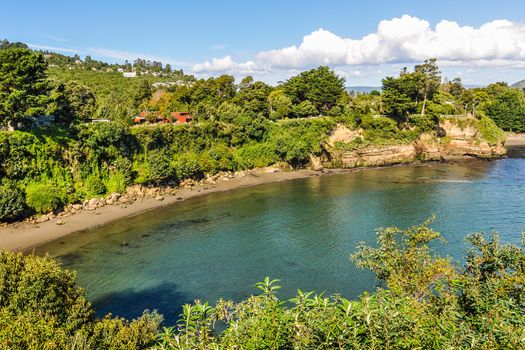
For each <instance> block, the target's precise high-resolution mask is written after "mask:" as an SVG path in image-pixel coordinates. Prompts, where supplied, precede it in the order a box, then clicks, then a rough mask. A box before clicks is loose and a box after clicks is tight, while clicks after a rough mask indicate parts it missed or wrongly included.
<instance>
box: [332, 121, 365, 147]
mask: <svg viewBox="0 0 525 350" xmlns="http://www.w3.org/2000/svg"><path fill="white" fill-rule="evenodd" d="M363 135H364V132H363V130H361V129H359V130H351V129H349V128H347V127H346V126H344V125H342V124H337V126H336V127H335V129H334V130H333V131H332V132H331V133H330V136H329V137H328V146H330V147H334V146H335V144H336V142H351V141H353V140H354V139H355V138H356V137H363Z"/></svg>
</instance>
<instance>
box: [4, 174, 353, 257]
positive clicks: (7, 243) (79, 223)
mask: <svg viewBox="0 0 525 350" xmlns="http://www.w3.org/2000/svg"><path fill="white" fill-rule="evenodd" d="M356 170H358V169H356V168H354V169H327V170H326V171H315V170H307V169H301V170H295V171H290V172H282V171H272V170H270V171H268V170H266V171H265V170H264V169H255V170H251V171H249V172H247V174H246V175H244V176H237V177H234V178H231V179H228V180H220V181H218V182H217V183H216V184H215V185H209V184H205V183H199V184H198V185H197V186H195V187H193V188H191V189H186V188H178V189H176V192H175V193H174V194H171V195H166V196H164V197H163V199H162V200H157V199H155V198H143V199H137V200H136V201H134V202H133V203H131V204H127V205H106V206H103V207H100V208H97V209H95V210H92V211H88V210H82V211H80V212H78V213H75V214H72V215H69V216H66V217H63V218H60V217H55V218H53V219H50V220H49V221H46V222H43V223H37V224H35V223H30V222H19V223H14V224H11V225H8V226H4V227H0V249H4V250H11V251H22V252H24V251H31V250H32V249H34V248H36V247H38V246H41V245H44V244H46V243H49V242H51V241H54V240H56V239H59V238H61V237H64V236H67V235H69V234H72V233H75V232H80V231H85V230H89V229H92V228H96V227H100V226H104V225H106V224H109V223H111V222H113V221H116V220H121V219H125V218H127V217H132V216H135V215H139V214H142V213H145V212H148V211H151V210H154V209H158V208H162V207H166V206H169V205H172V204H174V203H178V202H183V201H185V200H187V199H191V198H195V197H200V196H205V195H208V194H211V193H217V192H225V191H230V190H235V189H241V188H247V187H252V186H257V185H262V184H267V183H273V182H280V181H288V180H294V179H303V178H308V177H313V176H321V175H331V174H340V173H349V172H353V171H356Z"/></svg>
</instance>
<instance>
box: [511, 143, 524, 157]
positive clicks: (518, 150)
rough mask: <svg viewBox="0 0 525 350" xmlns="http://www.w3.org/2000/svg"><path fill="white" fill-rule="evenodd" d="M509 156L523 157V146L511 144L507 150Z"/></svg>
mask: <svg viewBox="0 0 525 350" xmlns="http://www.w3.org/2000/svg"><path fill="white" fill-rule="evenodd" d="M508 154H509V158H525V146H513V147H509V150H508Z"/></svg>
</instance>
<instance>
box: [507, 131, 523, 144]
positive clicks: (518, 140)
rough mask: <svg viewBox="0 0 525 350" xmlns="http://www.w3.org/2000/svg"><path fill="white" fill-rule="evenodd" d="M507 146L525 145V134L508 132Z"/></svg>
mask: <svg viewBox="0 0 525 350" xmlns="http://www.w3.org/2000/svg"><path fill="white" fill-rule="evenodd" d="M505 146H507V147H513V146H514V147H516V146H525V134H508V135H507V141H506V142H505Z"/></svg>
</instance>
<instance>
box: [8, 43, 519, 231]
mask: <svg viewBox="0 0 525 350" xmlns="http://www.w3.org/2000/svg"><path fill="white" fill-rule="evenodd" d="M64 57H66V56H64ZM73 59H74V58H73ZM48 60H49V58H47V59H46V57H45V56H44V54H43V53H41V52H35V51H32V50H29V49H28V48H27V47H25V46H24V44H21V43H8V42H2V49H0V127H3V128H9V127H11V128H14V129H18V130H16V131H14V132H1V131H0V194H2V195H1V196H0V221H14V220H19V219H23V218H25V217H27V216H29V215H33V214H44V213H48V212H51V211H56V210H60V208H61V207H63V206H64V205H66V204H68V203H74V202H78V201H82V200H84V199H87V198H93V197H96V196H101V195H104V194H107V193H112V192H122V191H123V190H124V189H125V188H126V186H129V185H131V184H157V185H161V184H167V183H177V182H178V181H181V180H184V179H187V178H195V179H200V178H202V177H204V176H205V175H206V174H213V173H217V172H220V171H237V170H243V169H249V168H253V167H264V166H268V165H272V164H275V163H279V162H285V163H288V164H289V165H291V166H292V167H302V166H305V165H307V164H308V162H309V158H310V156H311V155H319V154H320V153H321V151H322V144H323V142H324V140H325V139H326V137H327V135H328V134H329V133H330V132H331V131H332V130H333V129H334V127H335V125H336V124H337V123H342V124H345V125H346V126H347V127H349V128H351V129H360V130H361V131H362V134H363V136H364V139H363V138H359V139H358V140H357V141H359V144H358V145H357V144H356V145H353V144H352V145H344V146H345V147H354V146H355V147H362V146H364V145H384V144H392V143H410V142H413V141H415V140H417V138H418V137H419V135H421V134H422V133H424V132H430V133H433V134H434V135H437V134H439V130H437V129H436V126H437V120H438V118H439V116H440V115H443V114H460V113H465V111H467V112H469V113H471V115H472V116H475V118H477V119H479V125H482V126H483V127H484V130H486V131H487V132H486V133H485V134H487V135H499V133H498V132H496V131H497V128H496V127H495V126H494V123H493V122H492V121H491V119H489V118H488V117H487V116H486V114H488V113H489V112H490V113H492V114H489V115H491V116H492V117H493V118H494V120H496V121H502V120H503V121H509V120H510V119H508V118H507V117H506V116H509V115H512V116H513V118H514V117H515V116H518V114H514V112H513V111H514V110H515V109H517V108H521V107H520V106H521V104H520V103H522V102H519V103H513V102H508V99H509V98H507V97H505V96H507V95H509V96H512V98H517V99H518V101H522V100H523V94H522V93H521V92H520V91H518V90H515V89H510V88H508V87H507V86H506V85H504V84H495V85H491V86H489V87H488V88H486V89H485V90H487V91H489V92H486V91H485V90H483V89H477V90H468V89H464V88H463V87H462V85H461V82H460V81H459V80H455V81H452V82H448V81H445V82H442V81H441V77H440V73H439V70H438V67H437V65H436V62H435V60H429V61H426V62H425V63H423V64H421V65H417V66H416V67H415V69H414V70H413V71H408V70H407V69H404V70H403V71H402V72H401V74H400V75H399V77H389V78H386V79H385V80H384V82H383V83H384V86H383V92H382V93H381V94H377V93H374V94H358V95H355V96H354V95H350V94H348V93H347V92H346V90H345V87H344V85H345V81H344V79H342V78H340V77H338V76H337V75H336V74H335V73H334V72H333V71H332V70H331V69H330V68H328V67H319V68H316V69H312V70H309V71H305V72H302V73H300V74H299V75H297V76H294V77H291V78H290V79H288V80H286V81H284V82H282V83H280V84H278V85H277V86H275V87H272V86H270V85H268V84H266V83H264V82H261V81H254V80H253V78H251V77H246V78H244V79H243V80H242V81H241V82H240V83H238V84H237V83H236V82H235V79H234V78H233V77H232V76H228V75H222V76H219V77H215V78H209V79H195V78H194V77H192V76H187V75H183V76H184V78H183V79H182V80H181V82H179V84H175V85H171V86H169V87H163V88H159V89H157V90H154V89H153V86H152V83H153V82H155V81H156V82H159V81H162V80H159V79H160V78H156V77H153V76H141V77H138V78H124V77H123V76H122V75H121V74H120V73H118V72H103V71H99V70H93V69H87V68H82V67H80V68H75V69H69V67H68V66H64V65H62V66H60V65H58V66H56V67H51V68H50V67H49V61H48ZM181 74H182V73H181ZM493 90H494V91H496V92H495V93H492V92H490V91H493ZM471 95H472V96H475V97H472V98H470V97H469V96H471ZM478 95H481V96H493V95H494V96H496V97H495V98H488V99H486V100H483V101H484V102H480V101H481V99H480V98H479V97H476V96H478ZM498 96H499V97H498ZM500 97H501V98H500ZM512 98H511V99H512ZM142 110H149V111H151V112H154V111H157V112H158V113H159V114H161V115H169V114H170V112H171V111H189V112H190V113H192V114H193V116H194V121H193V122H192V123H191V124H189V125H175V124H166V125H150V126H140V127H131V126H130V124H131V122H132V117H133V116H134V115H136V114H137V113H138V112H139V111H142ZM509 111H510V112H509ZM509 113H510V114H509ZM49 115H52V116H53V119H52V121H50V122H48V123H47V125H44V126H38V122H39V120H41V119H45V118H43V117H42V116H49ZM92 118H107V119H109V120H110V121H111V122H110V123H97V124H89V123H88V122H89V120H90V119H92ZM505 118H507V119H505ZM509 118H510V117H509ZM512 120H514V122H515V123H517V124H516V125H518V124H519V123H518V122H516V121H515V119H512ZM516 120H517V119H516ZM507 129H511V128H507ZM512 130H516V131H517V130H518V129H517V128H512ZM487 139H488V141H489V142H498V140H499V139H498V137H492V138H487Z"/></svg>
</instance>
